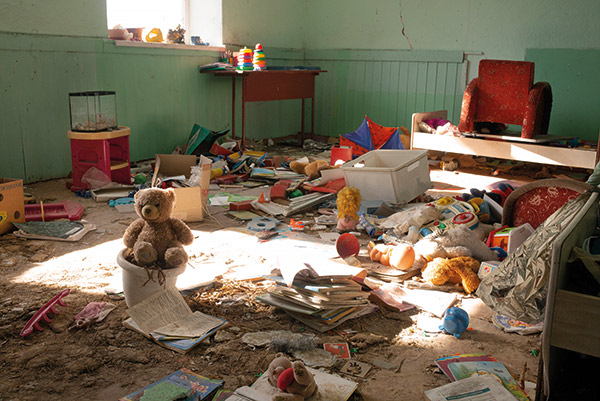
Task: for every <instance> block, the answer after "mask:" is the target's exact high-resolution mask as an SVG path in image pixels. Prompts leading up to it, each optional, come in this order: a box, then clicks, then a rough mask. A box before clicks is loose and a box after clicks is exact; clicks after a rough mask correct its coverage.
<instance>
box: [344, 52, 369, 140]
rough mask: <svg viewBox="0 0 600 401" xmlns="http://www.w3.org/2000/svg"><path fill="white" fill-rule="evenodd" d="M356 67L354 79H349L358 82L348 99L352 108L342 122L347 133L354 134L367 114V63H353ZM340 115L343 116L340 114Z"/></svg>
mask: <svg viewBox="0 0 600 401" xmlns="http://www.w3.org/2000/svg"><path fill="white" fill-rule="evenodd" d="M353 64H355V66H356V70H355V75H354V77H348V78H349V79H352V78H354V79H355V80H356V82H355V84H354V87H353V89H354V93H352V92H350V93H348V95H349V98H348V99H347V102H348V104H349V105H350V107H349V108H348V112H347V113H345V114H344V116H345V118H344V119H343V120H342V121H341V122H342V127H343V129H344V131H345V132H352V131H354V130H355V129H356V128H358V127H359V125H360V124H361V123H362V121H363V119H364V118H365V113H366V108H365V104H366V99H365V91H366V74H367V63H366V62H364V61H359V62H356V63H353ZM340 115H342V114H341V113H340Z"/></svg>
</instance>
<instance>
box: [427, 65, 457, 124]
mask: <svg viewBox="0 0 600 401" xmlns="http://www.w3.org/2000/svg"><path fill="white" fill-rule="evenodd" d="M459 65H460V64H448V65H447V68H446V76H447V78H446V86H445V90H444V106H443V107H440V108H435V109H434V110H448V115H449V116H450V119H451V120H452V121H454V122H456V123H458V122H459V118H460V102H459V103H458V104H457V103H456V99H457V97H459V96H460V98H461V99H462V95H463V94H462V93H458V90H459V89H458V88H460V85H458V77H459V76H460V68H459ZM457 107H458V110H457Z"/></svg>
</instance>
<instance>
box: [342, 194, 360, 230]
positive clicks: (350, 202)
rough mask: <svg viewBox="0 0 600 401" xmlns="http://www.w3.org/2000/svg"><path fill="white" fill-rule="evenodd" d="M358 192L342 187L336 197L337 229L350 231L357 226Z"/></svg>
mask: <svg viewBox="0 0 600 401" xmlns="http://www.w3.org/2000/svg"><path fill="white" fill-rule="evenodd" d="M360 201H361V196H360V190H359V189H358V188H354V187H344V188H342V189H341V190H340V192H338V195H337V200H336V204H337V209H338V215H337V229H338V230H340V231H352V230H354V229H355V228H356V225H357V224H358V220H359V217H358V211H359V210H360Z"/></svg>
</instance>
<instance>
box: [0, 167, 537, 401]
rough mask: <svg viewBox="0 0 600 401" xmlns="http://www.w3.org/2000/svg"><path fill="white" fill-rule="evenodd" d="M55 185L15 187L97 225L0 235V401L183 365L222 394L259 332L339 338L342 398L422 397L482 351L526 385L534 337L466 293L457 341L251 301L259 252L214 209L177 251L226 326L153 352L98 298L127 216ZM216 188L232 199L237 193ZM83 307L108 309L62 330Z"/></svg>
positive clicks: (404, 319) (464, 182)
mask: <svg viewBox="0 0 600 401" xmlns="http://www.w3.org/2000/svg"><path fill="white" fill-rule="evenodd" d="M431 177H432V181H434V183H435V188H434V189H433V190H432V191H431V192H430V193H431V194H432V195H434V196H435V195H436V194H438V193H443V192H451V193H452V192H456V193H461V192H464V191H465V189H468V188H472V187H478V188H482V187H484V186H485V185H489V184H491V183H492V182H493V181H494V180H500V179H510V178H515V177H511V176H503V177H502V176H498V177H496V176H492V175H490V174H489V171H485V170H478V171H474V173H467V172H462V171H461V172H443V171H439V169H435V168H434V169H432V172H431ZM517 179H524V180H531V178H528V177H523V176H521V177H517ZM65 183H66V180H65V179H59V180H54V181H48V182H40V183H35V184H30V185H26V188H25V191H26V192H28V193H30V194H32V195H33V196H34V197H35V198H36V199H37V200H38V201H39V200H43V201H45V202H52V201H61V200H64V199H70V200H75V201H78V202H80V203H81V204H82V205H83V206H84V207H85V215H84V219H86V220H88V221H90V222H91V223H93V224H95V225H96V227H97V229H96V230H95V231H93V232H91V233H88V234H87V235H86V236H85V237H83V238H82V239H81V240H80V241H78V242H74V243H69V242H56V241H38V240H26V239H20V238H16V237H15V236H14V235H12V234H6V235H3V236H0V271H1V272H2V274H1V278H0V294H1V295H0V305H1V306H2V313H1V314H0V354H1V356H0V368H1V370H2V375H1V376H0V394H1V396H0V398H1V399H5V400H15V401H17V400H40V399H50V400H63V401H75V400H81V399H86V400H116V399H118V398H120V397H122V396H125V395H127V394H129V393H131V392H133V391H135V390H137V389H139V388H141V387H144V386H146V385H148V384H150V383H152V382H154V381H156V380H158V379H160V378H161V377H163V376H165V375H167V374H169V373H171V372H173V371H175V370H177V369H179V368H182V367H185V368H188V369H190V370H192V371H194V372H197V373H199V374H201V375H204V376H207V377H211V378H217V379H222V380H224V381H225V388H227V389H231V390H233V389H236V388H237V387H239V386H242V385H251V384H252V383H253V382H254V381H255V380H256V379H257V377H259V375H261V374H262V373H263V372H265V370H266V369H267V366H268V364H269V361H270V360H271V359H272V358H273V356H274V353H275V352H274V350H272V349H269V347H266V346H252V345H249V344H245V343H244V342H242V336H243V335H244V334H245V333H251V332H258V331H267V330H288V331H291V332H294V333H312V334H315V335H316V336H317V338H318V344H319V346H321V345H322V344H323V343H332V342H333V343H338V342H347V343H348V344H349V346H350V349H351V350H352V358H354V359H355V360H357V361H361V362H365V363H367V364H369V365H371V366H373V368H372V369H371V370H370V371H369V372H368V374H367V375H366V377H364V378H356V377H350V376H344V377H346V378H349V379H351V380H354V381H356V382H357V383H358V388H357V390H356V392H355V393H354V394H353V396H352V397H351V399H352V400H369V401H386V400H408V401H410V400H422V399H423V392H424V391H425V390H427V389H430V388H434V387H438V386H441V385H444V384H446V383H448V379H447V378H446V377H445V375H444V374H443V373H442V372H441V371H440V370H439V369H438V368H437V367H436V365H435V363H434V361H435V359H436V358H440V357H444V356H449V355H454V354H459V353H460V354H463V353H487V354H491V355H493V356H494V357H496V359H497V360H498V361H500V362H502V363H503V364H504V365H505V366H506V367H507V368H508V369H509V371H510V372H511V373H512V374H513V376H514V377H516V378H519V376H521V375H522V373H523V372H524V369H525V370H526V371H525V374H524V380H525V381H527V382H531V383H535V382H536V376H537V367H538V362H539V357H538V352H539V349H540V336H539V335H538V334H534V335H530V336H521V335H518V334H514V333H512V334H511V333H505V332H503V331H501V330H500V329H498V328H497V327H496V326H494V325H493V324H492V320H491V319H492V316H493V313H492V311H491V310H490V309H489V308H487V307H486V306H485V305H484V304H483V303H482V302H480V301H479V300H478V299H477V298H475V297H472V296H469V297H466V296H464V295H461V296H460V301H459V302H460V303H459V305H460V306H461V307H463V308H464V309H465V310H467V311H468V312H469V314H470V317H471V323H470V329H469V330H467V331H466V332H465V333H464V334H463V335H462V336H461V338H460V339H457V338H454V337H453V336H450V335H445V334H427V333H425V332H424V331H422V330H420V329H419V328H417V326H416V325H415V323H414V321H415V320H416V319H417V318H423V317H428V315H427V314H426V313H425V312H419V311H418V310H416V309H414V310H410V311H405V312H401V313H398V312H392V311H390V310H388V309H386V308H380V309H379V310H378V311H377V312H375V313H372V314H369V315H366V316H363V317H360V318H356V319H353V320H350V321H348V322H346V323H344V324H342V325H341V326H340V327H339V328H337V329H336V330H334V331H332V332H328V333H318V332H316V331H314V330H312V329H311V328H308V327H305V326H303V325H302V324H300V323H299V322H297V321H295V320H293V319H292V318H290V317H289V316H287V315H286V314H285V313H284V312H282V311H280V310H277V309H275V308H273V307H269V306H266V305H264V304H261V303H259V302H257V301H256V300H255V297H256V296H257V295H259V294H261V293H264V291H265V289H266V288H268V286H269V285H270V284H269V282H267V281H261V280H240V279H241V278H244V277H243V276H244V273H248V274H247V275H248V276H252V275H253V274H252V273H251V272H252V271H254V269H258V270H259V271H260V270H261V269H264V268H267V267H268V264H269V263H270V259H269V255H261V254H256V252H254V253H252V251H251V250H248V251H247V252H248V253H246V250H244V249H245V248H244V247H242V246H239V244H242V243H244V239H243V238H242V234H240V233H237V232H229V233H228V232H227V231H224V229H226V228H228V227H241V226H244V225H245V224H244V223H242V222H240V221H238V220H235V219H232V218H230V217H228V216H227V215H226V214H225V210H224V208H222V207H215V206H211V207H210V216H207V218H206V219H205V220H204V221H203V222H199V223H190V224H189V226H190V228H191V229H192V230H193V231H194V234H195V237H196V238H195V241H194V243H193V244H192V245H190V246H189V247H187V250H188V253H189V254H190V255H191V261H192V263H193V264H194V266H195V267H196V269H198V272H200V274H206V275H207V276H211V277H212V276H214V275H217V279H216V280H215V282H214V284H213V285H207V286H206V287H204V288H202V289H200V290H198V291H195V292H193V293H192V294H189V295H188V296H186V300H187V301H188V304H189V305H190V307H191V308H192V309H193V310H199V311H202V312H204V313H208V314H211V315H214V316H218V317H221V318H224V319H227V320H228V322H229V326H228V327H227V328H225V329H223V330H220V332H219V335H217V336H215V337H213V338H211V339H210V341H206V342H204V343H202V344H201V345H199V346H197V347H196V348H194V349H193V350H192V351H191V352H189V353H188V354H185V355H182V354H179V353H175V352H173V351H170V350H167V349H165V348H162V347H160V346H158V345H156V344H155V343H153V342H152V341H150V340H148V339H146V338H144V337H142V336H141V335H140V334H138V333H136V332H133V331H131V330H129V329H127V328H125V327H124V326H123V324H122V322H123V321H124V320H125V319H126V318H127V317H128V316H127V313H126V305H125V301H124V300H119V299H111V298H109V297H108V296H107V294H106V292H105V289H106V288H109V287H111V286H114V285H117V286H118V283H119V281H120V280H121V277H120V274H121V272H120V268H119V267H118V266H117V264H116V255H117V253H118V251H119V250H120V249H122V247H123V244H122V240H121V238H122V235H123V233H124V231H125V229H126V228H127V226H128V225H129V223H131V222H132V221H133V220H134V219H135V215H134V214H120V213H119V212H117V211H115V210H114V208H111V207H108V206H107V205H106V204H104V203H96V202H94V201H93V200H92V199H82V198H75V197H74V195H73V194H72V193H71V192H70V191H68V190H67V188H66V185H65ZM221 191H228V192H231V191H238V192H243V191H242V190H240V189H239V188H237V189H236V188H225V189H222V190H221ZM254 191H256V190H254ZM211 193H214V191H212V192H211ZM362 240H363V242H364V238H363V239H362ZM228 273H229V274H228ZM115 283H116V284H115ZM65 288H70V289H71V293H70V295H68V296H67V297H65V299H64V301H65V302H66V304H67V305H66V306H59V307H58V308H57V310H58V312H59V313H58V314H57V315H51V316H52V317H53V319H52V322H51V323H42V327H44V330H43V331H35V332H34V333H33V334H31V335H29V336H27V337H25V338H23V337H21V336H20V335H19V332H20V331H21V329H22V328H23V326H24V324H25V323H26V322H27V321H28V320H29V318H30V317H31V316H32V315H33V314H34V313H35V312H36V311H37V310H38V309H39V308H40V307H42V306H43V305H44V304H45V303H46V302H47V301H48V300H50V299H51V298H52V297H53V296H54V295H56V294H58V293H59V292H60V291H62V290H63V289H65ZM93 301H102V302H111V303H113V304H114V305H116V309H115V310H114V311H112V312H111V313H110V314H109V315H108V317H107V318H106V319H105V320H104V321H102V322H100V323H97V324H94V325H92V326H90V327H89V328H87V329H69V328H70V326H71V325H72V324H73V316H74V315H76V314H77V313H78V312H79V311H81V310H82V309H83V308H84V307H85V306H86V305H87V304H88V303H89V302H93ZM377 360H379V361H385V362H387V363H388V365H387V366H385V364H383V365H382V364H381V362H377ZM374 361H375V362H376V363H374ZM375 365H379V367H378V366H375ZM525 366H526V368H525ZM340 368H341V364H340V363H336V364H334V365H332V366H329V367H327V368H325V369H326V370H327V371H329V372H331V373H336V374H340V373H339V372H340ZM531 395H533V392H532V394H531Z"/></svg>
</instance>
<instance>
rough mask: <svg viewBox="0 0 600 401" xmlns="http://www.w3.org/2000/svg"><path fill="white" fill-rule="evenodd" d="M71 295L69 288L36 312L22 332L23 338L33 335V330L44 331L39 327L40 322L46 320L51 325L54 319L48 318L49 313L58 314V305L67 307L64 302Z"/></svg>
mask: <svg viewBox="0 0 600 401" xmlns="http://www.w3.org/2000/svg"><path fill="white" fill-rule="evenodd" d="M70 293H71V289H70V288H67V289H66V290H63V291H61V292H60V293H59V294H58V295H56V296H55V297H54V298H52V299H51V300H50V301H48V302H47V303H46V305H44V306H43V307H42V308H40V310H38V311H37V312H35V315H33V316H32V317H31V319H29V321H28V322H27V324H26V325H25V327H23V330H21V337H25V336H28V335H30V334H31V333H33V330H34V329H35V330H39V331H44V328H43V327H42V326H40V325H39V322H40V320H44V321H45V322H47V323H50V322H51V321H52V319H50V318H49V317H48V316H47V313H49V312H51V313H54V314H58V312H57V311H56V309H55V308H54V307H55V306H56V304H59V305H60V306H67V304H66V303H64V302H63V300H62V299H63V298H64V297H66V296H67V295H69V294H70Z"/></svg>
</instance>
